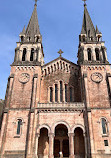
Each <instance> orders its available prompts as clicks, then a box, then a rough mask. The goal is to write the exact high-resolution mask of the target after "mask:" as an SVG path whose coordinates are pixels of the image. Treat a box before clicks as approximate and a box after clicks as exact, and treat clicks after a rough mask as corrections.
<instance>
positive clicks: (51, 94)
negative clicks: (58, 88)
mask: <svg viewBox="0 0 111 158" xmlns="http://www.w3.org/2000/svg"><path fill="white" fill-rule="evenodd" d="M52 101H53V89H52V87H50V102H52Z"/></svg>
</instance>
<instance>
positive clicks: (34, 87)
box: [32, 74, 38, 108]
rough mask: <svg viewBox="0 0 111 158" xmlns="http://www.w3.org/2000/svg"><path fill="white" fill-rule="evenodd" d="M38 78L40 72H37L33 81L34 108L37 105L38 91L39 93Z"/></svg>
mask: <svg viewBox="0 0 111 158" xmlns="http://www.w3.org/2000/svg"><path fill="white" fill-rule="evenodd" d="M37 78H38V74H35V75H34V81H33V97H32V108H34V107H35V101H36V93H37Z"/></svg>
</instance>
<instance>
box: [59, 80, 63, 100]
mask: <svg viewBox="0 0 111 158" xmlns="http://www.w3.org/2000/svg"><path fill="white" fill-rule="evenodd" d="M62 100H63V97H62V81H60V102H62Z"/></svg>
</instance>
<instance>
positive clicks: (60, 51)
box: [57, 49, 64, 57]
mask: <svg viewBox="0 0 111 158" xmlns="http://www.w3.org/2000/svg"><path fill="white" fill-rule="evenodd" d="M57 53H58V54H60V57H61V56H62V53H64V52H63V51H62V50H61V49H60V50H59V51H58V52H57Z"/></svg>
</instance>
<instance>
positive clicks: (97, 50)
mask: <svg viewBox="0 0 111 158" xmlns="http://www.w3.org/2000/svg"><path fill="white" fill-rule="evenodd" d="M95 52H96V60H97V61H99V49H98V48H96V49H95Z"/></svg>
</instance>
